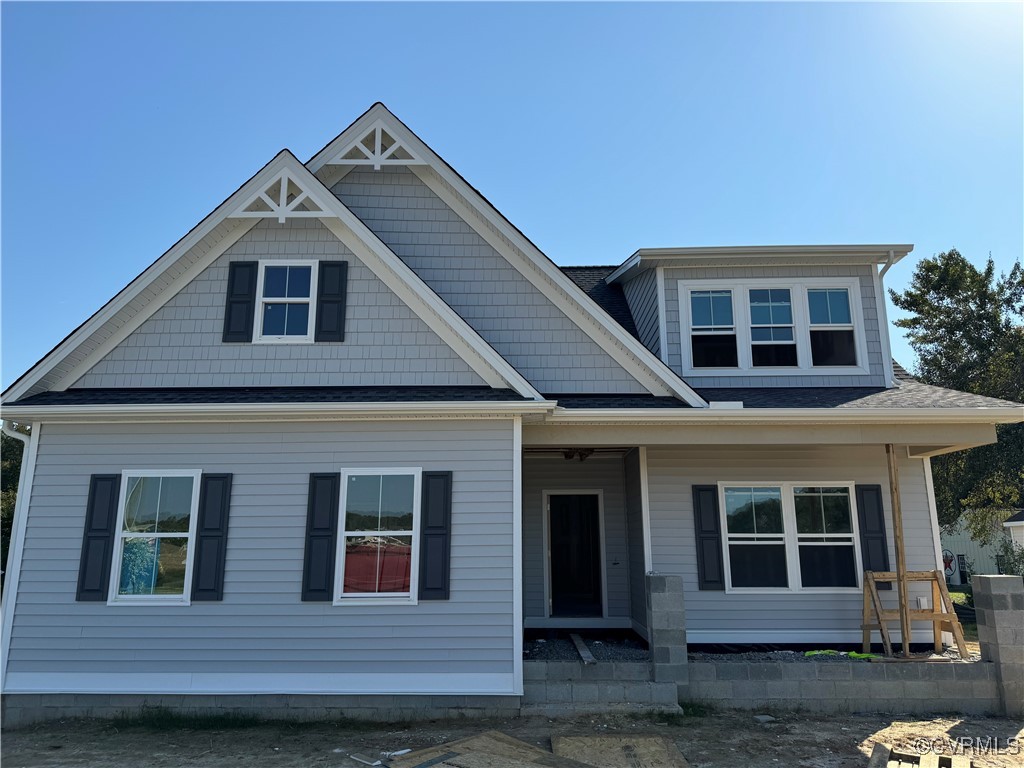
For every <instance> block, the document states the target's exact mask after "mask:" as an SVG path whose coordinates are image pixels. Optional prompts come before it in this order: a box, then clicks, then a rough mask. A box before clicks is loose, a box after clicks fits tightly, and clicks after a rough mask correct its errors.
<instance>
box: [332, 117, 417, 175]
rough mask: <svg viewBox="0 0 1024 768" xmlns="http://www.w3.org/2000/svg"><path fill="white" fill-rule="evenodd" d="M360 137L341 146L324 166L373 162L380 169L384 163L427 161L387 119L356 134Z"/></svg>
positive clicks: (409, 163) (375, 168) (402, 163)
mask: <svg viewBox="0 0 1024 768" xmlns="http://www.w3.org/2000/svg"><path fill="white" fill-rule="evenodd" d="M357 135H358V136H359V138H357V139H354V140H352V141H349V142H347V143H345V144H342V145H341V149H339V150H337V151H336V152H335V153H334V155H333V156H332V157H330V158H329V159H328V160H327V161H326V162H325V163H323V165H372V166H373V168H374V170H377V171H379V170H380V169H381V166H384V165H424V164H425V162H426V161H424V160H423V159H421V157H420V155H419V154H418V153H417V152H415V151H414V150H412V149H411V148H410V147H409V145H408V144H407V143H406V142H404V141H402V140H401V139H399V138H397V137H396V136H395V132H394V131H393V130H392V129H391V128H390V126H388V125H387V124H386V123H385V122H384V120H376V121H374V123H373V124H372V125H371V126H370V127H369V129H368V130H366V129H364V130H363V131H360V132H359V134H357Z"/></svg>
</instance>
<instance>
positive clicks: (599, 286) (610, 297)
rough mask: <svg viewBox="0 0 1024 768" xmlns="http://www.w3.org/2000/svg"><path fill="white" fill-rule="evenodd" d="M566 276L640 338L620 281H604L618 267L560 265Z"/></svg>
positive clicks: (616, 320) (617, 321) (633, 334)
mask: <svg viewBox="0 0 1024 768" xmlns="http://www.w3.org/2000/svg"><path fill="white" fill-rule="evenodd" d="M559 269H561V270H562V271H563V272H564V273H565V274H566V276H567V277H568V278H569V279H570V280H572V281H573V282H574V283H576V285H578V286H579V287H580V288H582V289H583V292H584V293H586V294H587V295H588V296H589V297H590V298H592V299H593V300H594V301H596V302H597V305H598V306H599V307H601V309H603V310H604V311H605V313H607V314H608V315H609V316H610V317H611V318H612V319H613V320H614V321H615V322H616V323H618V324H619V325H621V326H622V327H623V328H625V329H626V330H627V331H629V333H630V335H631V336H633V337H635V338H637V339H639V338H640V335H639V334H638V333H637V330H636V323H634V322H633V313H632V312H630V311H629V303H628V302H627V301H626V295H625V294H624V293H623V292H622V286H621V285H619V284H618V283H614V284H612V285H609V284H608V283H606V282H605V281H604V279H605V278H606V277H608V275H610V274H611V273H612V272H614V271H615V270H616V269H618V267H559Z"/></svg>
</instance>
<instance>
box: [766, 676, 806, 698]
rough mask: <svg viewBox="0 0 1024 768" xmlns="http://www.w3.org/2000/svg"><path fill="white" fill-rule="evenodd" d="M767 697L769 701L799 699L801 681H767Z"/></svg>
mask: <svg viewBox="0 0 1024 768" xmlns="http://www.w3.org/2000/svg"><path fill="white" fill-rule="evenodd" d="M765 696H767V697H768V698H769V699H799V698H800V681H799V680H767V681H766V682H765Z"/></svg>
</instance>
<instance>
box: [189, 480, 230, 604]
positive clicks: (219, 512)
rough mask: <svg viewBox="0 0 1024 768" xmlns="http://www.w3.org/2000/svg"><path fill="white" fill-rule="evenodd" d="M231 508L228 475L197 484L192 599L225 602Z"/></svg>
mask: <svg viewBox="0 0 1024 768" xmlns="http://www.w3.org/2000/svg"><path fill="white" fill-rule="evenodd" d="M230 506H231V475H226V474H225V475H207V474H204V475H203V478H202V480H201V481H200V485H199V520H197V521H196V542H195V555H194V558H195V559H194V560H193V563H192V599H193V600H223V599H224V561H225V559H226V557H227V549H228V509H229V507H230Z"/></svg>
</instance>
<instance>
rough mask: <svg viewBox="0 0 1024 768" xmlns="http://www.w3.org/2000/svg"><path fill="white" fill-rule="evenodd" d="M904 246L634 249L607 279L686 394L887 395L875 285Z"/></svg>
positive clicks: (884, 341)
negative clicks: (805, 390) (811, 390)
mask: <svg viewBox="0 0 1024 768" xmlns="http://www.w3.org/2000/svg"><path fill="white" fill-rule="evenodd" d="M911 250H913V246H912V245H800V246H739V247H714V248H649V249H641V250H639V251H637V252H636V253H634V254H633V255H632V256H631V257H630V258H629V259H627V260H626V261H625V262H624V263H623V264H622V266H620V267H619V268H618V269H616V270H615V271H614V272H612V273H611V274H609V275H608V277H607V278H605V279H606V281H607V282H608V283H618V284H620V285H621V286H622V290H623V293H624V294H625V296H626V300H627V301H628V302H629V306H630V311H631V312H632V314H633V317H634V319H635V320H636V325H637V330H638V332H639V334H640V336H641V339H642V341H643V342H644V344H645V345H646V346H647V347H648V348H649V349H650V350H651V351H652V352H654V353H655V354H657V355H658V356H659V357H660V358H661V359H662V360H663V361H664V362H665V363H666V364H667V365H668V366H669V367H670V368H672V370H674V371H675V372H676V373H678V374H679V375H680V376H682V377H683V378H684V379H685V380H686V381H687V382H688V383H689V384H690V385H691V386H693V387H698V388H699V387H764V386H777V387H826V386H827V387H836V386H859V387H883V386H884V387H889V386H894V377H893V369H892V357H891V354H890V349H889V336H888V330H887V329H888V322H887V320H886V313H885V292H884V289H883V287H882V280H883V278H884V276H885V273H886V272H887V271H888V269H889V268H890V267H892V265H893V264H895V263H896V262H897V261H899V260H900V259H902V258H903V257H904V256H906V255H907V254H908V253H910V251H911Z"/></svg>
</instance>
